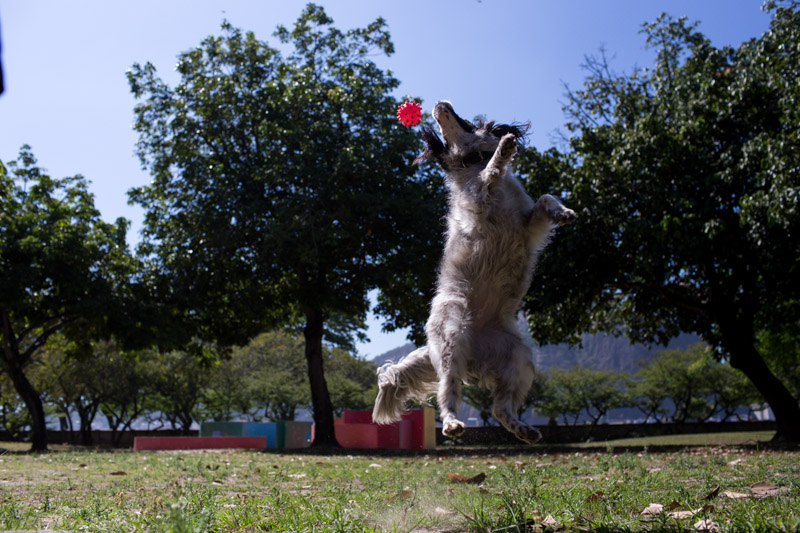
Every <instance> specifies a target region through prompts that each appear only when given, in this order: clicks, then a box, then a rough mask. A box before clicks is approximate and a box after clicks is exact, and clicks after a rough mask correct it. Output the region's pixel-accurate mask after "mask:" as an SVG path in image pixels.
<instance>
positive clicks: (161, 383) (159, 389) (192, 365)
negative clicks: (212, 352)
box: [149, 350, 213, 434]
mask: <svg viewBox="0 0 800 533" xmlns="http://www.w3.org/2000/svg"><path fill="white" fill-rule="evenodd" d="M149 357H150V358H151V359H152V368H153V375H152V382H151V383H150V385H149V387H150V389H151V390H152V394H153V398H152V407H153V408H154V409H157V410H158V412H159V413H160V416H161V417H163V418H166V420H167V422H169V424H170V426H171V427H172V429H180V430H181V431H182V432H184V433H187V434H188V433H189V431H190V429H191V427H192V424H193V423H194V422H198V423H199V422H201V421H202V416H201V414H200V410H199V409H200V404H201V403H202V394H203V390H204V389H205V388H206V387H207V386H208V385H209V384H210V383H211V379H212V376H213V368H210V367H209V366H208V365H204V364H203V360H206V359H207V358H203V359H201V358H198V357H197V356H196V355H195V353H194V352H193V351H180V350H172V351H166V352H157V351H153V352H152V353H151V354H150V355H149Z"/></svg>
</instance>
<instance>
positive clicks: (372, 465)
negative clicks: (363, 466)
mask: <svg viewBox="0 0 800 533" xmlns="http://www.w3.org/2000/svg"><path fill="white" fill-rule="evenodd" d="M369 467H370V468H383V465H379V464H378V463H372V464H371V465H369Z"/></svg>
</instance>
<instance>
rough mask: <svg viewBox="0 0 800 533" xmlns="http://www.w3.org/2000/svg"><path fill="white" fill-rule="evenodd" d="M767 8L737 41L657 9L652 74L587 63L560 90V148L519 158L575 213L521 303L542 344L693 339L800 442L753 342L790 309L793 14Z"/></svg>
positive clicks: (795, 124) (648, 31) (798, 419)
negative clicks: (565, 149) (719, 44)
mask: <svg viewBox="0 0 800 533" xmlns="http://www.w3.org/2000/svg"><path fill="white" fill-rule="evenodd" d="M771 8H772V9H773V18H772V21H771V23H770V30H769V31H768V32H766V33H764V34H763V35H762V36H761V37H760V38H757V39H751V40H750V41H747V42H745V43H742V44H741V45H740V46H739V47H738V48H736V49H734V48H731V47H723V48H715V47H713V46H712V45H711V44H710V42H709V40H708V39H707V38H705V37H704V36H703V35H702V34H701V33H699V32H698V31H697V30H696V28H695V26H694V25H691V24H688V23H687V22H686V21H685V20H683V19H680V20H677V21H676V20H672V19H670V18H669V17H668V16H666V15H662V16H661V17H660V18H659V19H658V20H657V21H656V22H654V23H652V24H648V25H646V26H645V27H644V30H643V31H644V34H645V36H646V42H647V44H648V46H650V47H652V48H653V49H654V50H655V51H656V53H657V56H656V61H655V65H654V66H653V67H652V68H648V69H644V70H636V71H634V72H633V73H632V74H630V75H622V74H616V73H614V72H612V71H611V68H610V66H609V64H608V62H607V61H606V59H605V56H604V55H602V56H601V57H599V58H598V57H594V58H589V59H588V60H587V65H586V66H587V69H588V77H587V79H586V82H585V85H584V87H583V88H582V89H581V90H577V91H571V92H569V93H568V95H567V105H566V111H567V113H568V115H569V117H570V122H569V123H568V128H569V131H570V132H571V133H572V136H571V137H570V138H569V145H570V148H571V151H570V153H569V154H567V155H565V156H560V155H559V154H557V153H555V152H548V153H545V154H539V153H535V152H531V153H529V154H527V156H523V157H521V158H520V165H521V167H522V168H523V170H524V171H530V175H531V180H530V181H529V186H530V187H531V188H533V187H534V185H535V186H541V187H549V188H550V189H552V190H560V191H564V197H565V199H566V201H567V203H568V204H569V205H570V207H571V208H573V209H575V210H576V211H578V212H579V214H581V216H580V217H579V221H578V223H577V224H576V225H575V226H573V227H572V228H571V229H570V231H568V232H565V233H564V234H563V235H561V236H560V237H559V239H557V241H556V242H554V243H553V245H552V246H550V247H549V248H548V249H547V251H546V252H545V256H544V257H543V260H542V262H541V263H540V265H539V274H538V275H537V277H536V278H535V279H534V284H536V287H535V290H532V291H531V292H530V297H529V298H528V299H527V300H526V303H525V307H526V310H527V312H528V314H529V317H530V325H531V328H532V331H533V334H534V337H535V338H537V339H538V340H540V341H541V342H558V341H562V340H565V339H570V340H573V341H574V340H575V339H576V338H577V335H579V334H580V333H583V332H586V331H597V330H602V331H608V332H614V333H622V334H625V335H627V336H628V337H629V338H630V339H631V340H632V341H640V342H645V343H662V344H665V343H666V342H667V341H668V340H669V339H670V338H672V337H674V336H676V335H677V334H678V333H680V332H694V333H697V334H699V335H700V336H701V337H702V338H703V339H704V340H705V341H706V342H707V343H708V344H709V345H710V346H712V347H713V348H714V350H715V353H716V355H717V357H718V358H720V359H723V358H724V359H726V360H728V361H729V362H730V365H731V366H732V367H733V368H736V369H738V370H740V371H742V372H743V373H744V374H745V375H746V376H747V377H748V378H749V379H750V380H751V381H752V383H753V384H754V386H755V387H756V388H757V389H758V391H759V393H760V394H761V395H762V396H763V397H764V399H765V400H766V401H767V402H768V403H769V405H770V407H771V408H772V410H773V412H774V413H775V417H776V419H777V425H778V432H777V434H776V439H787V440H790V441H800V406H798V402H797V400H796V399H795V398H794V397H793V396H792V395H791V393H790V392H789V391H788V390H787V387H786V385H785V384H784V383H783V382H781V380H779V379H778V378H776V376H775V375H774V373H773V372H771V371H770V369H769V367H768V366H767V364H766V363H765V361H764V358H763V357H762V354H761V353H759V349H758V344H757V333H758V332H759V331H761V330H762V329H767V330H775V329H777V328H778V326H779V325H780V324H785V323H789V322H796V321H797V320H798V315H800V307H798V306H797V305H791V302H797V301H798V296H800V275H799V274H798V271H797V270H798V266H799V265H800V261H798V259H799V258H800V239H798V238H797V236H796V232H797V230H796V228H798V227H800V193H798V191H800V144H798V129H799V128H800V114H798V112H797V110H798V109H800V85H799V84H798V83H797V80H798V79H800V47H798V43H800V13H799V12H798V4H797V2H791V3H789V4H788V5H784V6H782V7H776V6H775V5H774V4H773V5H772V6H771ZM540 164H541V168H538V167H536V166H534V165H540ZM534 179H536V180H539V181H534ZM792 357H793V361H795V362H796V361H797V355H796V353H795V354H794V355H793V356H792Z"/></svg>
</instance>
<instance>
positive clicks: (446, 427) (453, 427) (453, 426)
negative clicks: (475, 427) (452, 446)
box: [442, 419, 466, 439]
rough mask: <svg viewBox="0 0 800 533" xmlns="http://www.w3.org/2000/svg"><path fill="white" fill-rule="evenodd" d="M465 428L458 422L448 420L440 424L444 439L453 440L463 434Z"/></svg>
mask: <svg viewBox="0 0 800 533" xmlns="http://www.w3.org/2000/svg"><path fill="white" fill-rule="evenodd" d="M465 427H466V426H465V425H464V423H463V422H461V421H460V420H455V419H450V420H447V421H445V422H444V424H442V434H443V435H444V436H445V437H448V438H451V439H455V438H458V437H460V436H461V435H463V434H464V428H465Z"/></svg>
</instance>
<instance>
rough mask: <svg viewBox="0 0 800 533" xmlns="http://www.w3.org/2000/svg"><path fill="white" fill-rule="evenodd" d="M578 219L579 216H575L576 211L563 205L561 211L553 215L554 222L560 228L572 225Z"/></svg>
mask: <svg viewBox="0 0 800 533" xmlns="http://www.w3.org/2000/svg"><path fill="white" fill-rule="evenodd" d="M577 219H578V215H577V214H575V211H573V210H572V209H567V208H566V207H564V206H563V205H562V206H561V209H560V210H559V211H557V212H555V213H553V222H555V223H556V224H558V225H559V226H564V225H566V224H572V223H573V222H575V220H577Z"/></svg>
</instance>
